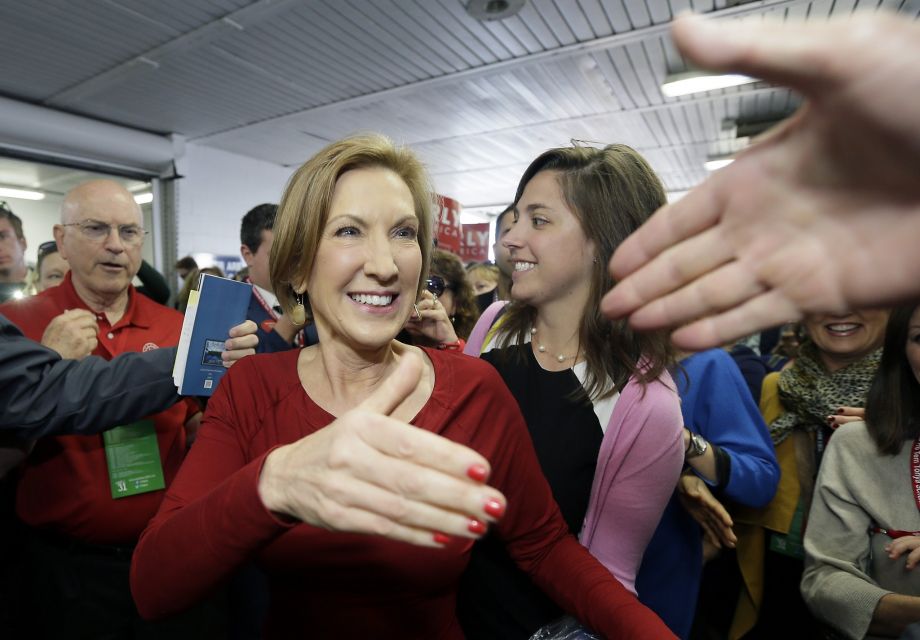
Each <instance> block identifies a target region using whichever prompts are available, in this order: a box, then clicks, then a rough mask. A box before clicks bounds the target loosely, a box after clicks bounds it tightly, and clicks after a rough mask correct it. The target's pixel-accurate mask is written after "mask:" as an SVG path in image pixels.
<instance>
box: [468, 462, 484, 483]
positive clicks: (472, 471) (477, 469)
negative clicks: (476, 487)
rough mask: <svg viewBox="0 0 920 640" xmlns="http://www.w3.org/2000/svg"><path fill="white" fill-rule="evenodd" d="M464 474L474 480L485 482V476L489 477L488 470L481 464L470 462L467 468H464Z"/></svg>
mask: <svg viewBox="0 0 920 640" xmlns="http://www.w3.org/2000/svg"><path fill="white" fill-rule="evenodd" d="M466 475H467V476H468V477H469V478H471V479H473V480H475V481H476V482H485V481H486V478H488V477H489V472H488V471H487V470H486V468H485V467H484V466H483V465H481V464H471V465H470V467H469V469H467V470H466Z"/></svg>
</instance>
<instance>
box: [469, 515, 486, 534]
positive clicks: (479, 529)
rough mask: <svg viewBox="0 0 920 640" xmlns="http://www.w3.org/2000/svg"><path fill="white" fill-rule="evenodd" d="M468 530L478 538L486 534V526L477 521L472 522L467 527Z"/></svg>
mask: <svg viewBox="0 0 920 640" xmlns="http://www.w3.org/2000/svg"><path fill="white" fill-rule="evenodd" d="M466 528H467V529H469V532H470V533H475V534H476V535H478V536H479V535H482V534H484V533H485V532H486V524H485V523H484V522H480V521H479V520H475V519H474V520H470V523H469V524H468V525H466Z"/></svg>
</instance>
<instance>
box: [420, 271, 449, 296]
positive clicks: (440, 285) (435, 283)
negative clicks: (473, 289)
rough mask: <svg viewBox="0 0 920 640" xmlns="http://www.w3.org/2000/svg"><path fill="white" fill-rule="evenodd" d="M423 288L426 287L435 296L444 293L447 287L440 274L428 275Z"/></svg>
mask: <svg viewBox="0 0 920 640" xmlns="http://www.w3.org/2000/svg"><path fill="white" fill-rule="evenodd" d="M425 288H426V289H428V290H429V291H430V292H431V293H432V294H434V297H435V298H437V297H438V296H439V295H441V294H442V293H444V290H445V289H447V288H448V287H447V283H446V282H444V278H442V277H441V276H429V277H428V279H427V280H425Z"/></svg>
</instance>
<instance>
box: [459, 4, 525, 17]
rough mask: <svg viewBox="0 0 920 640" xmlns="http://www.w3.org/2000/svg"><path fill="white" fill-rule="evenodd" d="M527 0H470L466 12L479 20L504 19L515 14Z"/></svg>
mask: <svg viewBox="0 0 920 640" xmlns="http://www.w3.org/2000/svg"><path fill="white" fill-rule="evenodd" d="M525 2H527V0H469V2H467V3H466V12H467V13H468V14H470V15H471V16H472V17H474V18H476V19H477V20H485V21H488V20H504V19H505V18H510V17H511V16H513V15H515V14H516V13H517V12H518V11H520V10H521V8H522V7H523V6H524V3H525Z"/></svg>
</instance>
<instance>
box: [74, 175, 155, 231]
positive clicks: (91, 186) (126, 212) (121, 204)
mask: <svg viewBox="0 0 920 640" xmlns="http://www.w3.org/2000/svg"><path fill="white" fill-rule="evenodd" d="M97 213H98V214H116V215H117V216H118V217H119V218H125V217H131V218H133V219H132V220H131V221H130V222H131V223H133V224H138V225H139V224H141V223H142V221H143V216H142V215H141V208H140V206H138V204H137V203H136V202H135V201H134V196H132V195H131V192H130V191H128V190H127V189H125V188H124V187H123V186H122V185H120V184H119V183H117V182H115V181H114V180H90V181H89V182H84V183H82V184H80V185H78V186H76V187H74V188H73V189H71V190H70V191H68V192H67V195H65V196H64V203H63V204H62V205H61V223H62V224H71V223H74V222H79V221H80V220H84V219H86V218H97V217H98V216H97V215H96V214H97Z"/></svg>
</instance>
